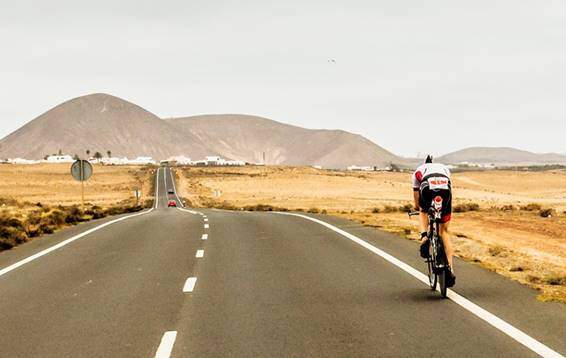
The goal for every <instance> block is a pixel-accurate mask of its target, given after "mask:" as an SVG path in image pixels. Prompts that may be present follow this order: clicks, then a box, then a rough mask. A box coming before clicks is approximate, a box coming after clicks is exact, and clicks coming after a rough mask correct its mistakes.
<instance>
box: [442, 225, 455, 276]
mask: <svg viewBox="0 0 566 358" xmlns="http://www.w3.org/2000/svg"><path fill="white" fill-rule="evenodd" d="M449 226H450V222H449V221H448V222H446V223H443V224H440V237H441V238H442V243H443V244H444V251H445V252H446V258H447V259H448V264H449V265H450V267H451V268H452V271H454V265H453V262H454V261H453V258H454V246H452V240H451V239H450V235H449V234H448V227H449Z"/></svg>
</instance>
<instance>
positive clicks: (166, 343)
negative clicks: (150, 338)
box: [155, 331, 177, 358]
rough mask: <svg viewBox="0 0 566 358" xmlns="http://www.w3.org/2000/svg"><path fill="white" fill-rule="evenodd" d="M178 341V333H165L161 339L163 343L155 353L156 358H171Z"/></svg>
mask: <svg viewBox="0 0 566 358" xmlns="http://www.w3.org/2000/svg"><path fill="white" fill-rule="evenodd" d="M176 339H177V331H169V332H165V334H164V335H163V338H161V343H159V348H157V352H156V353H155V358H169V357H171V352H172V351H173V345H174V344H175V340H176Z"/></svg>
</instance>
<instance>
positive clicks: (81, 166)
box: [71, 159, 92, 181]
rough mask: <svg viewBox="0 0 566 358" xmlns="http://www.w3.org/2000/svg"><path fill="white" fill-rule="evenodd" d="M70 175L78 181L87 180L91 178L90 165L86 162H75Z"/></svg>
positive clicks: (80, 160)
mask: <svg viewBox="0 0 566 358" xmlns="http://www.w3.org/2000/svg"><path fill="white" fill-rule="evenodd" d="M71 175H72V176H73V178H75V180H78V181H86V180H88V179H89V178H90V177H91V176H92V164H90V163H89V162H88V160H83V159H79V160H77V161H76V162H74V163H73V165H72V166H71Z"/></svg>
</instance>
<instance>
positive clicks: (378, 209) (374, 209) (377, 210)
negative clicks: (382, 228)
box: [342, 208, 381, 214]
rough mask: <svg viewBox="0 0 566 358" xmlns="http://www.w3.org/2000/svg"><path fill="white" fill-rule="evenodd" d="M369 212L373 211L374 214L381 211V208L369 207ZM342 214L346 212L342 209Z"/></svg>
mask: <svg viewBox="0 0 566 358" xmlns="http://www.w3.org/2000/svg"><path fill="white" fill-rule="evenodd" d="M371 212H372V213H374V214H379V213H380V212H381V209H380V208H373V209H371ZM342 214H346V212H344V211H343V212H342Z"/></svg>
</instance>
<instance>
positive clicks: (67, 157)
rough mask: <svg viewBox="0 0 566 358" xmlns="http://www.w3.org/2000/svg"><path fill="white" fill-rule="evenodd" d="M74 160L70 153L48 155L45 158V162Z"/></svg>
mask: <svg viewBox="0 0 566 358" xmlns="http://www.w3.org/2000/svg"><path fill="white" fill-rule="evenodd" d="M74 161H75V160H74V159H73V157H71V156H70V155H50V156H48V157H47V159H46V160H45V162H46V163H73V162H74Z"/></svg>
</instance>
